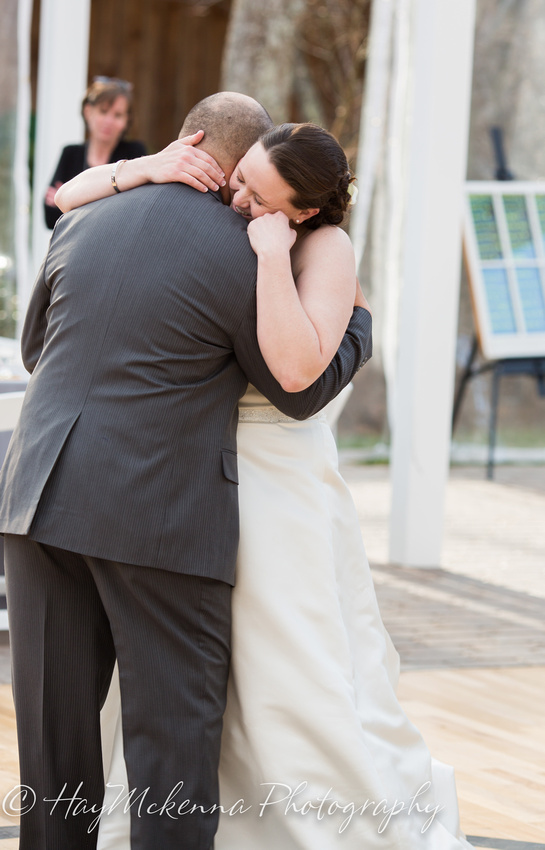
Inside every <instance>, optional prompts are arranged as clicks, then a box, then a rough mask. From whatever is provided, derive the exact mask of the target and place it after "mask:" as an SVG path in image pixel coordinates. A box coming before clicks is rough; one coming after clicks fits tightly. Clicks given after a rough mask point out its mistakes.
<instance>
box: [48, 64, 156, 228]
mask: <svg viewBox="0 0 545 850" xmlns="http://www.w3.org/2000/svg"><path fill="white" fill-rule="evenodd" d="M131 110H132V83H128V82H126V81H125V80H117V79H115V78H113V77H95V79H94V80H93V82H92V84H91V85H90V86H89V88H88V89H87V91H86V92H85V96H84V98H83V102H82V104H81V114H82V116H83V120H84V121H85V129H86V136H87V140H86V141H85V142H83V143H81V144H79V145H67V146H66V147H65V148H63V151H62V153H61V158H60V159H59V162H58V165H57V168H56V169H55V173H54V175H53V177H52V179H51V184H50V186H49V188H48V190H47V192H46V194H45V200H44V209H45V223H46V224H47V226H48V227H49V228H50V229H52V228H53V227H54V226H55V222H56V221H57V219H58V218H60V216H61V215H62V212H61V210H60V209H59V208H58V207H57V206H56V205H55V193H56V192H57V190H58V189H59V188H60V187H61V186H62V184H63V183H66V182H67V181H68V180H71V179H72V177H75V176H76V174H80V173H81V172H82V171H85V169H87V168H91V167H93V166H95V165H105V164H106V163H108V162H117V161H118V160H120V159H136V157H139V156H144V154H145V153H146V149H145V147H144V145H143V144H142V142H128V141H125V140H124V138H123V136H124V135H125V133H126V132H127V129H128V127H129V124H130V119H131Z"/></svg>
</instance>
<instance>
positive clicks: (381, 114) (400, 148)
mask: <svg viewBox="0 0 545 850" xmlns="http://www.w3.org/2000/svg"><path fill="white" fill-rule="evenodd" d="M414 2H415V0H375V2H374V3H373V7H372V15H371V31H370V37H369V53H368V58H367V70H366V88H365V98H364V108H363V110H362V121H361V128H360V150H359V156H358V167H357V171H356V173H357V176H358V187H359V192H358V200H357V204H356V208H355V210H354V214H353V217H352V222H351V237H352V241H353V243H354V248H355V251H356V261H357V264H358V269H359V271H360V279H365V277H366V272H365V269H367V276H368V277H369V282H368V283H367V286H366V289H368V290H369V300H370V301H371V304H372V308H373V325H374V341H375V352H374V360H375V362H377V361H378V362H380V363H381V365H382V368H383V370H384V376H385V380H386V388H387V401H388V415H389V417H391V414H392V410H393V409H394V394H395V376H396V361H397V340H398V338H399V334H398V320H399V301H400V295H401V285H402V281H401V259H402V253H401V252H402V248H403V245H402V240H403V234H404V224H405V207H406V201H407V186H408V160H407V156H408V145H407V134H408V132H409V130H410V116H411V79H410V75H411V67H412V63H411V59H412V50H413V39H412V17H413V6H414ZM366 254H367V255H369V256H365V255H366Z"/></svg>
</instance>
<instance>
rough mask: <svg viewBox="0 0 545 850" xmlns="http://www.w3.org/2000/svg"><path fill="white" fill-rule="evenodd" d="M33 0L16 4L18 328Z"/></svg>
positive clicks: (25, 281) (22, 298)
mask: <svg viewBox="0 0 545 850" xmlns="http://www.w3.org/2000/svg"><path fill="white" fill-rule="evenodd" d="M32 1H33V0H18V4H17V123H16V134H15V139H16V143H15V156H14V161H13V181H14V184H15V256H16V265H17V307H18V310H17V329H18V330H20V328H21V323H22V321H23V318H24V308H25V307H26V303H27V301H28V294H29V289H30V285H31V281H30V280H29V275H30V274H31V271H30V262H29V259H30V255H29V252H30V242H29V218H30V216H29V214H30V180H29V170H28V156H29V141H30V29H31V23H32Z"/></svg>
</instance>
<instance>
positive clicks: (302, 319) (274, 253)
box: [248, 213, 369, 392]
mask: <svg viewBox="0 0 545 850" xmlns="http://www.w3.org/2000/svg"><path fill="white" fill-rule="evenodd" d="M248 235H249V237H250V242H251V244H252V247H253V249H254V251H255V252H256V254H257V257H258V276H257V334H258V340H259V347H260V349H261V352H262V354H263V357H264V359H265V362H266V363H267V366H268V367H269V369H270V370H271V372H272V374H273V375H274V377H275V378H276V379H277V381H278V382H279V383H280V384H281V386H282V387H283V389H284V390H286V391H288V392H300V391H301V390H304V389H306V388H307V387H309V386H310V385H311V384H312V383H313V382H314V381H315V380H316V379H317V378H318V377H319V376H320V375H321V374H322V373H323V372H324V371H325V369H326V368H327V366H328V365H329V363H330V362H331V360H332V359H333V356H334V355H335V353H336V351H337V349H338V348H339V345H340V343H341V340H342V338H343V335H344V333H345V330H346V328H347V325H348V322H349V320H350V317H351V315H352V311H353V308H354V306H361V307H363V308H364V309H369V305H368V304H367V302H366V300H365V298H364V296H363V293H362V292H361V289H360V287H359V284H358V283H357V280H356V269H355V258H354V251H353V248H352V245H351V243H350V240H349V238H348V236H347V235H346V233H344V231H342V230H340V229H339V228H337V227H321V228H319V229H318V230H315V231H310V232H308V233H307V234H306V235H305V236H304V238H303V239H302V240H301V241H300V243H298V245H297V248H296V250H295V252H293V254H294V256H293V258H292V257H291V255H290V248H291V245H292V244H293V242H294V239H295V232H294V231H293V230H292V229H290V227H289V222H288V219H287V218H286V216H284V215H283V213H275V214H274V215H270V214H269V215H265V216H261V217H259V218H256V219H254V220H253V221H252V222H251V223H250V225H249V227H248ZM356 287H357V289H356Z"/></svg>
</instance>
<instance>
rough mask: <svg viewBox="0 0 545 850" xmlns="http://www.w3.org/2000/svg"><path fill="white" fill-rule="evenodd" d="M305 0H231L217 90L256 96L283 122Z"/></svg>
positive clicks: (286, 112) (287, 109) (292, 79)
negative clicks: (232, 1) (220, 86)
mask: <svg viewBox="0 0 545 850" xmlns="http://www.w3.org/2000/svg"><path fill="white" fill-rule="evenodd" d="M304 6H305V2H304V0H234V3H233V6H232V9H231V18H230V22H229V29H228V32H227V40H226V45H225V49H224V54H223V68H222V88H223V89H224V90H225V91H238V92H242V93H244V94H247V95H250V96H251V97H255V98H256V100H259V101H260V102H261V103H262V104H263V106H265V108H266V109H267V110H268V111H269V113H270V115H271V117H272V119H273V121H274V122H276V123H278V122H281V121H286V120H287V119H288V117H289V112H290V100H291V95H292V90H293V84H294V75H293V65H294V58H295V48H296V34H297V23H298V19H299V17H300V15H301V13H302V11H303V9H304Z"/></svg>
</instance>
